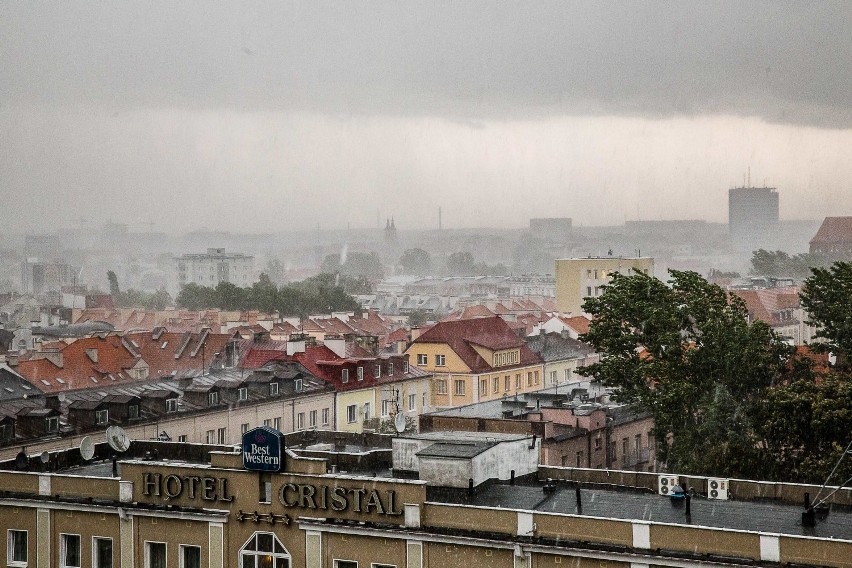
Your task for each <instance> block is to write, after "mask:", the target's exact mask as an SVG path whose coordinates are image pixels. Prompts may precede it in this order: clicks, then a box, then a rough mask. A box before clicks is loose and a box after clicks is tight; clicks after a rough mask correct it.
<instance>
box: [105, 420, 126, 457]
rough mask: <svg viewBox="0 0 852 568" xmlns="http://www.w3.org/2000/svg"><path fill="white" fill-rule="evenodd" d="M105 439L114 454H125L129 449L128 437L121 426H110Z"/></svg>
mask: <svg viewBox="0 0 852 568" xmlns="http://www.w3.org/2000/svg"><path fill="white" fill-rule="evenodd" d="M106 439H107V443H108V444H109V447H110V448H112V449H113V450H115V451H116V452H126V451H127V448H129V447H130V436H128V435H127V432H125V431H124V428H122V427H121V426H110V427H109V428H107V431H106Z"/></svg>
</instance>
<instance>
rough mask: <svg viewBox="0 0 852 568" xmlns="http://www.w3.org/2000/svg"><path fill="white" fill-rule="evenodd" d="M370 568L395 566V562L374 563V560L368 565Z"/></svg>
mask: <svg viewBox="0 0 852 568" xmlns="http://www.w3.org/2000/svg"><path fill="white" fill-rule="evenodd" d="M370 568H396V565H395V564H376V563H375V562H373V563H372V564H371V565H370Z"/></svg>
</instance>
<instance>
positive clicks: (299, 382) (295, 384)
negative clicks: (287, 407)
mask: <svg viewBox="0 0 852 568" xmlns="http://www.w3.org/2000/svg"><path fill="white" fill-rule="evenodd" d="M293 390H295V391H296V392H302V379H296V380H295V381H293Z"/></svg>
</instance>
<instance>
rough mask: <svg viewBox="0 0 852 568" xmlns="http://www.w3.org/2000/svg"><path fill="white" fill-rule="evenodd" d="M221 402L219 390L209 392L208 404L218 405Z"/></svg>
mask: <svg viewBox="0 0 852 568" xmlns="http://www.w3.org/2000/svg"><path fill="white" fill-rule="evenodd" d="M217 404H219V392H218V391H213V392H208V393H207V406H216V405H217Z"/></svg>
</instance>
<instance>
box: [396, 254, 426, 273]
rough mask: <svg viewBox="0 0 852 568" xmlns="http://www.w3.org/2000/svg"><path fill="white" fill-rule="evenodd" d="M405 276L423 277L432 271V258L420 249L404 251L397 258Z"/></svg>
mask: <svg viewBox="0 0 852 568" xmlns="http://www.w3.org/2000/svg"><path fill="white" fill-rule="evenodd" d="M399 265H400V266H402V269H403V270H404V271H405V273H406V274H413V275H416V276H424V275H426V274H428V273H429V271H430V270H431V269H432V257H431V256H430V255H429V253H428V252H426V251H425V250H423V249H422V248H413V249H406V251H405V252H403V253H402V256H401V257H400V258H399Z"/></svg>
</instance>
